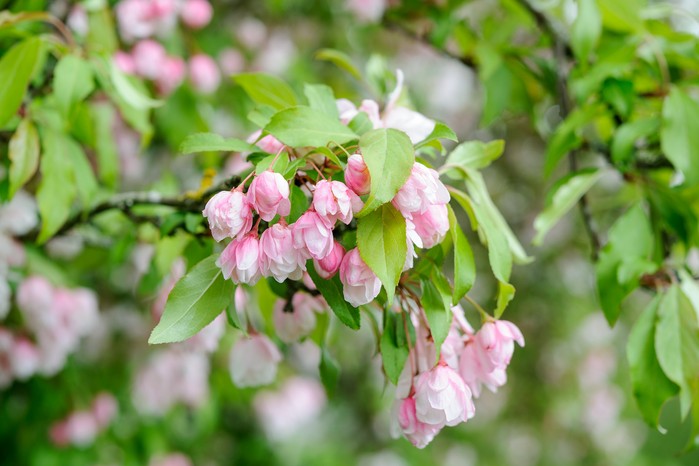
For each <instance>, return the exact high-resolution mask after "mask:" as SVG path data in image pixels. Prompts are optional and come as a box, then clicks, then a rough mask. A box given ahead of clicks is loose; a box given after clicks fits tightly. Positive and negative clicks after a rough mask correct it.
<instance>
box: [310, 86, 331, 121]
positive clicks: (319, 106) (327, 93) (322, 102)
mask: <svg viewBox="0 0 699 466" xmlns="http://www.w3.org/2000/svg"><path fill="white" fill-rule="evenodd" d="M303 91H304V94H305V95H306V99H308V106H309V107H311V108H312V109H314V110H318V111H319V112H322V113H325V114H326V115H327V116H328V117H330V118H332V119H333V120H337V119H339V118H340V115H339V114H338V112H337V104H336V103H335V94H333V90H332V89H331V88H330V87H329V86H326V85H324V84H306V85H305V86H304V87H303Z"/></svg>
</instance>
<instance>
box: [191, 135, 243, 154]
mask: <svg viewBox="0 0 699 466" xmlns="http://www.w3.org/2000/svg"><path fill="white" fill-rule="evenodd" d="M254 150H255V146H254V145H253V144H249V143H247V142H245V141H241V140H240V139H235V138H224V137H223V136H221V135H219V134H214V133H195V134H190V135H189V136H187V137H186V138H185V140H184V141H182V144H180V153H181V154H192V153H194V152H209V151H212V152H218V151H221V152H247V151H254Z"/></svg>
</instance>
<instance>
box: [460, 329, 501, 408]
mask: <svg viewBox="0 0 699 466" xmlns="http://www.w3.org/2000/svg"><path fill="white" fill-rule="evenodd" d="M487 359H488V357H487V355H486V354H485V352H484V351H483V348H481V347H480V346H479V345H478V344H477V343H475V342H474V340H473V339H471V340H470V341H467V342H466V345H465V346H464V347H463V349H462V350H461V353H460V354H459V374H461V377H462V378H463V379H464V382H465V383H466V385H468V387H469V388H470V389H471V392H472V393H473V396H474V397H476V398H478V397H479V396H481V389H482V386H483V385H485V386H486V387H487V388H488V390H490V391H491V392H496V391H497V389H498V387H502V386H503V385H505V382H507V374H506V373H505V369H504V368H498V367H496V368H493V366H492V365H491V364H490V362H489V361H488V360H487Z"/></svg>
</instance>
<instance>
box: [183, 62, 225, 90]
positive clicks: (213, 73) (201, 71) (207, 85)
mask: <svg viewBox="0 0 699 466" xmlns="http://www.w3.org/2000/svg"><path fill="white" fill-rule="evenodd" d="M189 79H190V81H191V82H192V86H194V89H196V90H197V91H198V92H201V93H202V94H211V93H212V92H214V91H215V90H216V89H218V86H219V84H221V72H220V71H219V70H218V66H217V65H216V62H215V61H214V59H213V58H211V57H210V56H208V55H204V54H198V55H194V56H192V57H191V58H190V59H189Z"/></svg>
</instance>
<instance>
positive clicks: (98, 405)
mask: <svg viewBox="0 0 699 466" xmlns="http://www.w3.org/2000/svg"><path fill="white" fill-rule="evenodd" d="M117 411H118V405H117V401H116V399H115V398H114V396H113V395H112V394H111V393H107V392H102V393H100V394H98V395H97V396H96V397H95V399H94V400H92V404H91V406H90V408H89V409H85V410H79V411H74V412H72V413H71V414H70V415H68V417H66V418H65V419H63V420H61V421H58V422H56V423H54V424H53V425H52V426H51V430H50V432H49V437H50V438H51V442H53V444H54V445H56V446H59V447H65V446H68V445H75V446H77V447H86V446H88V445H91V444H92V443H93V442H94V441H95V438H96V437H97V436H98V435H99V434H100V432H102V431H104V430H105V429H107V427H109V424H111V422H112V420H113V419H114V417H115V416H116V415H117Z"/></svg>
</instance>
